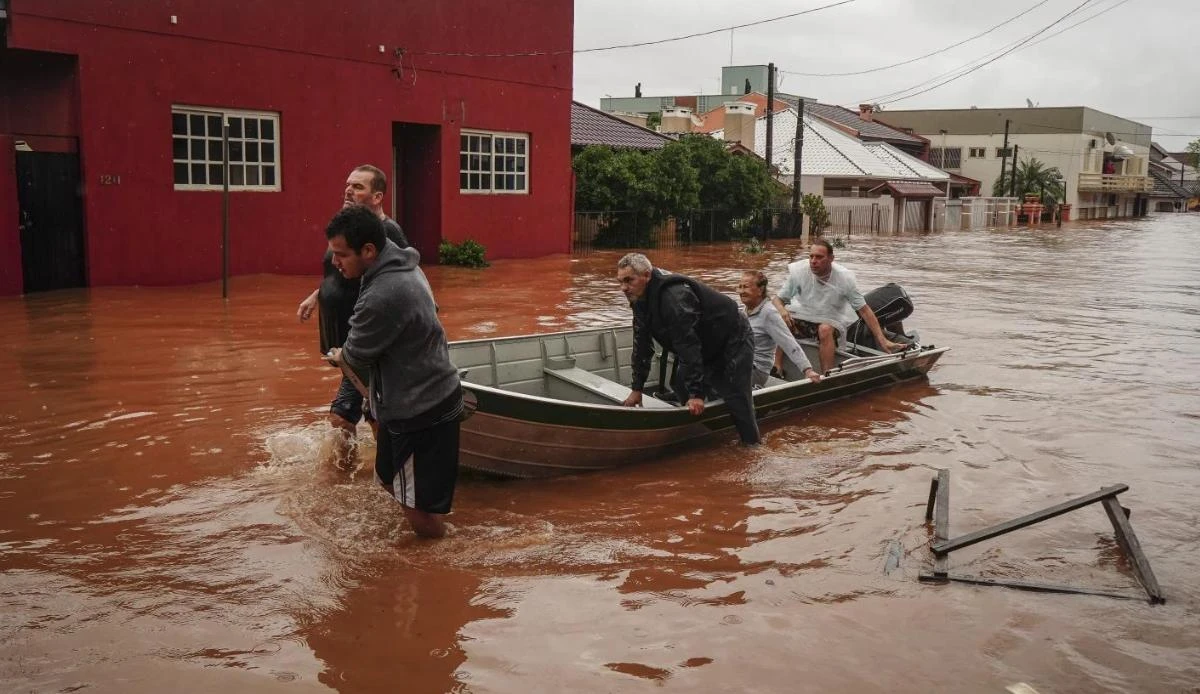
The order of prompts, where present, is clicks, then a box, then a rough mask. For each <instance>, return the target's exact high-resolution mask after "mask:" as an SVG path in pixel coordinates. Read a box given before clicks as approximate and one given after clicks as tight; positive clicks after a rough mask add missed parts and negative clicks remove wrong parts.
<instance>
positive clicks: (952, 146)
mask: <svg viewBox="0 0 1200 694" xmlns="http://www.w3.org/2000/svg"><path fill="white" fill-rule="evenodd" d="M877 117H878V119H879V120H881V121H885V122H887V123H888V124H889V125H891V126H893V127H897V128H902V129H905V130H908V131H911V132H913V133H916V134H918V135H921V136H922V137H925V138H928V139H929V141H930V156H929V161H930V162H931V163H933V164H935V165H940V166H941V167H942V168H944V169H945V170H947V171H950V172H952V173H956V174H961V175H963V176H969V177H971V178H975V179H978V180H980V181H982V182H983V190H984V192H985V194H986V193H988V192H990V191H991V188H992V184H993V182H994V181H995V180H996V179H997V178H998V177H999V176H1000V171H1001V167H1002V166H1004V167H1005V168H1010V167H1011V166H1012V156H1011V153H1012V150H1013V149H1015V150H1016V153H1017V157H1018V159H1019V161H1021V162H1024V161H1026V160H1027V159H1029V158H1030V157H1036V158H1037V159H1038V160H1039V161H1041V162H1043V163H1044V164H1045V165H1047V166H1054V167H1058V169H1059V171H1060V172H1062V175H1063V178H1064V183H1065V188H1066V201H1067V202H1068V203H1069V204H1071V205H1072V206H1073V208H1074V209H1073V212H1072V215H1073V217H1074V218H1076V219H1103V218H1110V217H1131V216H1140V215H1143V214H1145V213H1146V211H1147V208H1148V207H1149V198H1148V194H1149V193H1150V192H1151V191H1152V190H1153V189H1154V183H1153V181H1152V179H1151V178H1150V173H1149V161H1150V140H1151V127H1150V126H1148V125H1143V124H1142V123H1137V122H1135V121H1131V120H1128V119H1126V118H1120V117H1118V116H1113V115H1110V114H1107V113H1103V112H1101V111H1097V110H1095V109H1092V108H1087V107H1085V106H1072V107H1064V108H1013V109H983V108H979V109H976V108H971V109H934V110H919V111H918V110H913V111H884V112H882V113H880V114H878V115H877ZM1006 124H1007V129H1008V147H1009V148H1010V149H1009V152H1008V155H1007V156H1004V155H1005V152H1004V149H1003V147H1004V133H1005V126H1006ZM1002 162H1003V163H1002Z"/></svg>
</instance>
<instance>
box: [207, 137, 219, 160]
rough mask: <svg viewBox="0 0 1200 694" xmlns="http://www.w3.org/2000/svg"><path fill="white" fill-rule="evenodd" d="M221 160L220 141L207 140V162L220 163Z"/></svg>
mask: <svg viewBox="0 0 1200 694" xmlns="http://www.w3.org/2000/svg"><path fill="white" fill-rule="evenodd" d="M221 159H222V157H221V141H220V140H209V141H208V160H209V161H221Z"/></svg>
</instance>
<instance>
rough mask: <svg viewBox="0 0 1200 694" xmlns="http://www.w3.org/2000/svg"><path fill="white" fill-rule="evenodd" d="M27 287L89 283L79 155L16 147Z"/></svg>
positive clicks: (45, 288)
mask: <svg viewBox="0 0 1200 694" xmlns="http://www.w3.org/2000/svg"><path fill="white" fill-rule="evenodd" d="M16 155H17V156H16V160H17V207H18V210H19V217H18V220H19V222H18V225H19V232H20V236H21V269H22V270H23V272H24V275H25V287H24V289H25V292H26V293H29V292H42V291H49V290H52V289H69V288H73V287H84V286H87V273H86V264H85V260H84V250H85V249H84V241H83V204H82V199H81V191H80V181H79V155H78V154H77V153H75V152H17V153H16Z"/></svg>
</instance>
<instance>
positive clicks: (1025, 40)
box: [859, 0, 1094, 103]
mask: <svg viewBox="0 0 1200 694" xmlns="http://www.w3.org/2000/svg"><path fill="white" fill-rule="evenodd" d="M1093 1H1094V0H1083V2H1081V3H1079V4H1078V5H1076V6H1075V7H1074V9H1072V10H1071V11H1070V12H1068V13H1066V14H1064V15H1063V16H1061V17H1059V18H1058V19H1056V20H1054V21H1053V22H1051V23H1050V24H1047V25H1046V26H1044V27H1042V28H1041V29H1038V30H1037V31H1035V32H1033V33H1032V34H1030V35H1028V36H1026V37H1025V38H1023V39H1021V40H1019V41H1017V42H1016V43H1015V44H1010V45H1011V47H1009V48H1006V49H1003V52H1001V53H1000V54H999V55H996V56H994V57H992V58H989V59H987V60H985V61H984V62H982V63H980V64H978V65H975V66H973V67H971V68H970V69H967V70H965V71H963V72H961V73H959V74H957V75H954V76H953V77H950V78H949V79H946V80H943V81H941V82H938V83H937V84H934V85H932V86H929V87H926V88H924V89H919V90H917V91H915V92H912V93H911V94H905V92H908V91H911V90H912V89H914V88H915V87H916V86H920V85H915V86H914V87H910V88H909V89H903V90H900V91H899V92H893V94H896V95H897V96H896V98H894V99H888V100H886V101H885V100H884V99H867V100H864V101H860V102H859V103H870V102H874V101H884V103H896V102H898V101H903V100H905V99H911V98H913V97H914V96H919V95H921V94H925V93H927V92H931V91H933V90H934V89H937V88H939V87H943V86H945V85H947V84H950V83H951V82H954V81H956V80H960V79H962V78H963V77H966V76H967V75H969V74H971V73H973V72H976V71H978V70H982V69H983V68H985V67H987V66H988V65H991V64H992V63H994V62H996V61H997V60H1000V59H1001V58H1003V57H1005V56H1007V55H1009V54H1010V53H1012V52H1013V51H1015V50H1017V49H1018V48H1020V47H1021V46H1024V45H1025V44H1027V43H1029V42H1030V41H1032V40H1033V39H1035V38H1037V37H1038V36H1040V35H1042V34H1044V33H1045V32H1047V31H1049V30H1050V29H1051V28H1053V27H1054V26H1055V25H1057V24H1059V23H1061V22H1063V21H1065V20H1066V19H1067V18H1068V17H1070V16H1071V15H1073V14H1075V13H1076V12H1079V11H1080V10H1082V9H1083V8H1084V7H1087V6H1088V5H1090V4H1092V2H1093ZM968 64H969V63H968ZM927 81H928V80H927ZM922 84H924V83H922ZM900 94H904V95H903V96H899V95H900Z"/></svg>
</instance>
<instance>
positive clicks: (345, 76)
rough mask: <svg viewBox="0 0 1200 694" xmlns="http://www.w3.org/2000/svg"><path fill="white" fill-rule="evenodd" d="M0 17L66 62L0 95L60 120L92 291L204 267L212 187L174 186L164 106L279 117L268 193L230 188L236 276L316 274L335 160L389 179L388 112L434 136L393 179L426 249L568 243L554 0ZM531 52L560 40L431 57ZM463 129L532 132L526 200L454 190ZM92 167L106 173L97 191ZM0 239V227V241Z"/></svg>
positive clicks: (567, 175) (52, 3)
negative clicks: (75, 180)
mask: <svg viewBox="0 0 1200 694" xmlns="http://www.w3.org/2000/svg"><path fill="white" fill-rule="evenodd" d="M9 12H10V34H9V42H8V45H9V47H10V48H11V49H20V50H22V51H36V52H39V54H40V55H45V54H46V53H45V52H51V53H55V52H57V53H62V54H66V55H68V56H77V61H78V75H77V79H76V78H74V77H73V78H72V79H64V78H63V76H62V75H61V74H60V73H61V69H60V67H61V66H59V67H56V68H55V69H56V70H57V72H56V71H53V70H43V71H42V73H38V72H37V71H36V70H35V71H32V72H30V71H27V72H30V74H32V75H33V76H34V78H35V79H34V83H35V84H38V85H42V87H43V88H42V89H41V90H40V91H38V94H39V96H38V98H37V99H36V100H33V99H30V98H26V99H25V100H23V101H21V102H19V103H9V104H0V107H6V108H7V111H8V113H10V114H12V113H16V112H18V111H20V112H21V113H23V114H28V113H31V112H33V111H37V112H46V113H51V114H54V115H53V117H54V118H55V119H56V120H57V121H61V122H62V123H63V124H64V125H63V126H62V127H60V128H59V129H62V130H66V131H70V132H77V134H78V137H79V151H80V157H81V166H82V171H83V180H84V216H85V229H86V231H87V244H86V246H87V249H88V258H87V263H88V269H89V276H90V278H91V283H92V284H94V285H113V284H178V283H188V282H197V281H205V280H212V279H215V278H217V277H219V273H220V236H221V198H222V195H221V193H220V192H202V191H176V190H174V187H173V181H172V164H171V106H172V105H189V106H198V107H214V108H222V107H223V108H234V109H247V110H258V111H274V112H278V113H279V114H280V134H281V139H280V145H279V149H280V164H281V173H280V180H281V183H282V190H281V191H280V192H235V193H232V194H231V205H230V225H231V244H230V247H231V255H232V260H231V264H232V271H233V273H234V274H244V273H259V272H279V273H316V272H318V271H319V259H320V255H321V253H322V251H323V248H324V244H325V242H324V236H323V233H322V230H323V228H324V225H325V223H326V222H327V221H328V219H329V217H330V216H331V215H332V214H333V213H334V212H335V211H336V210H337V209H338V207H339V205H340V200H341V194H342V184H343V181H344V180H345V176H346V174H347V172H348V171H349V170H350V169H351V168H352V167H353V166H355V165H357V164H361V163H368V162H369V163H374V164H376V165H378V166H380V167H381V168H383V169H384V170H385V171H387V172H389V173H392V169H393V167H392V145H393V124H394V123H417V124H423V125H426V126H433V127H434V128H436V129H435V130H426V131H425V132H426V135H428V136H429V137H432V138H433V139H432V140H429V141H428V142H426V143H425V146H415V147H410V148H406V151H409V150H411V152H412V156H413V157H414V159H413V160H412V161H407V162H405V163H404V167H403V170H402V171H401V177H400V178H401V179H402V180H401V185H402V187H403V188H402V192H401V195H400V196H399V199H401V200H403V201H404V204H403V206H402V207H403V209H402V211H401V212H400V214H398V215H397V216H398V217H399V218H400V219H401V220H402V221H405V222H406V226H409V227H412V229H411V232H410V233H413V234H414V235H415V236H417V237H418V238H419V244H418V245H419V246H420V247H422V250H423V251H424V255H425V257H426V259H427V260H432V257H433V256H431V251H434V250H435V249H436V243H437V241H438V240H440V239H441V238H446V239H450V240H454V241H460V240H462V239H465V238H474V239H476V240H479V241H480V242H482V243H483V244H484V245H485V246H487V248H488V256H489V257H491V258H505V257H532V256H539V255H545V254H549V253H560V252H566V251H568V250H569V230H570V218H571V207H570V205H571V202H570V198H571V171H570V106H571V55H570V53H569V51H570V49H571V37H572V31H573V27H572V22H573V15H572V12H573V8H572V3H571V2H569V1H568V0H529V1H526V2H521V3H496V2H493V1H492V0H423V1H419V2H418V1H414V2H396V1H395V0H362V1H360V2H356V3H346V4H344V5H340V6H336V7H331V6H329V5H326V4H323V3H295V2H291V1H285V0H260V1H259V2H253V3H245V2H235V1H232V0H221V1H218V2H211V1H208V2H206V1H201V0H174V1H173V2H169V3H117V4H114V3H98V2H88V1H87V0H13V2H12V3H11V4H10V10H9ZM172 15H174V16H175V17H176V19H177V23H176V24H172V23H171V16H172ZM380 45H383V46H384V52H383V53H381V52H380V51H379V47H380ZM397 48H401V49H403V50H404V55H403V56H402V57H401V58H399V59H397V58H395V57H394V56H395V50H396V49H397ZM547 50H549V51H565V52H562V53H559V54H557V55H547V56H533V57H531V56H522V57H505V58H495V57H490V58H484V57H454V56H438V55H429V54H428V53H430V52H435V51H436V52H472V53H518V52H529V51H547ZM9 54H10V55H11V54H12V51H10V52H9ZM39 74H40V75H41V77H37V76H38V75H39ZM47 95H49V96H47ZM14 98H20V97H19V96H18V97H14ZM76 99H77V103H75V100H76ZM31 107H32V108H31ZM2 110H3V109H0V111H2ZM33 117H34V119H35V120H36V118H38V116H37V115H36V113H35V114H34V116H33ZM20 127H22V128H24V127H25V126H23V125H22V126H20ZM463 127H467V128H478V129H486V130H499V131H515V132H524V133H529V135H530V144H531V158H530V164H529V166H530V179H531V192H530V194H528V195H469V194H462V193H460V192H459V190H458V158H459V157H458V146H459V137H458V136H459V130H460V129H461V128H463ZM15 132H20V130H19V128H18V124H16V123H14V122H12V118H11V117H10V118H9V119H8V122H7V123H6V122H4V121H3V120H0V133H10V134H11V133H15ZM427 140H428V137H427ZM414 162H419V165H415V164H414ZM102 176H103V177H113V176H119V177H120V183H119V184H117V185H100V184H99V181H100V180H101V177H102ZM106 180H109V181H111V180H113V179H111V178H107V179H106ZM3 181H4V179H3V178H0V199H2V198H3V196H4V195H6V194H7V193H6V192H5V189H3V186H4V185H5V184H4V182H3ZM389 200H390V196H389ZM0 204H3V203H2V202H0ZM387 206H388V207H389V208H390V207H391V205H390V203H388V205H387ZM8 223H9V222H8V221H6V220H5V219H4V218H0V224H4V225H7V224H8ZM9 235H10V234H9V231H8V229H7V228H5V227H0V239H3V238H7V237H8V236H9Z"/></svg>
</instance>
